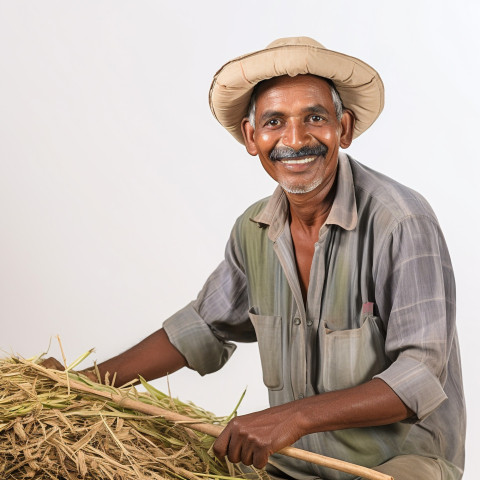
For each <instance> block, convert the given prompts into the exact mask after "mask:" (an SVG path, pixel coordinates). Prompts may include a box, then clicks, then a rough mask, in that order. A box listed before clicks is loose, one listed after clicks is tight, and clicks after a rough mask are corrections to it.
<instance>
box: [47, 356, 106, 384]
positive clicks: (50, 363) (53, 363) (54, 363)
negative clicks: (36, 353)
mask: <svg viewBox="0 0 480 480" xmlns="http://www.w3.org/2000/svg"><path fill="white" fill-rule="evenodd" d="M40 365H41V366H42V367H45V368H49V369H51V370H59V371H61V372H63V371H64V370H65V367H64V366H63V365H62V364H61V363H60V362H59V361H58V360H57V359H56V358H55V357H48V358H46V359H45V360H43V361H42V362H41V363H40ZM78 373H81V374H82V375H85V376H86V377H87V378H88V379H89V380H91V381H92V382H98V378H97V376H96V375H95V372H93V371H92V370H91V369H87V370H81V371H79V372H78Z"/></svg>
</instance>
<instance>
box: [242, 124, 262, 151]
mask: <svg viewBox="0 0 480 480" xmlns="http://www.w3.org/2000/svg"><path fill="white" fill-rule="evenodd" d="M241 127H242V135H243V140H244V141H245V148H246V149H247V152H248V153H249V154H250V155H252V156H255V155H257V154H258V151H257V146H256V145H255V141H254V139H253V134H254V133H255V129H254V128H253V126H252V125H251V123H250V122H249V121H248V118H244V119H243V120H242V124H241Z"/></svg>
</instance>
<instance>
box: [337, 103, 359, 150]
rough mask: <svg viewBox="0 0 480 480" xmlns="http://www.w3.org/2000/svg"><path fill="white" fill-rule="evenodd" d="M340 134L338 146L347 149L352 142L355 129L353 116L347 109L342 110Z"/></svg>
mask: <svg viewBox="0 0 480 480" xmlns="http://www.w3.org/2000/svg"><path fill="white" fill-rule="evenodd" d="M340 123H341V125H342V134H341V135H340V146H341V147H342V148H348V147H349V146H350V145H351V143H352V141H353V129H354V127H355V115H354V114H353V112H352V111H351V110H349V109H348V108H346V109H344V110H343V115H342V119H341V120H340Z"/></svg>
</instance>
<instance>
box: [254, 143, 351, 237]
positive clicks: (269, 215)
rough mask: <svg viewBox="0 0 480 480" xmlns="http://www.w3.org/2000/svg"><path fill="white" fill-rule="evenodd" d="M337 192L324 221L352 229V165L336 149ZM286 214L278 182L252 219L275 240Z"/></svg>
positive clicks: (285, 206) (282, 193) (280, 230)
mask: <svg viewBox="0 0 480 480" xmlns="http://www.w3.org/2000/svg"><path fill="white" fill-rule="evenodd" d="M336 182H337V185H336V192H335V198H334V200H333V204H332V208H331V210H330V213H329V215H328V217H327V220H326V221H325V224H327V225H339V226H340V227H342V228H344V229H345V230H353V229H354V228H355V227H356V226H357V219H358V216H357V205H356V200H355V186H354V184H353V175H352V168H351V167H350V161H349V158H348V156H347V155H346V154H345V153H343V152H339V154H338V172H337V179H336ZM287 218H288V199H287V196H286V195H285V192H284V191H283V189H282V187H280V186H278V187H277V188H276V189H275V191H274V192H273V195H272V196H271V197H270V199H269V200H268V202H267V204H266V205H265V208H264V209H263V210H262V211H261V212H260V213H259V214H258V215H257V216H255V217H254V218H250V220H251V221H252V222H255V223H257V224H258V226H259V227H262V228H265V227H270V228H269V231H268V237H269V238H270V239H271V240H273V241H275V240H276V239H277V238H278V237H279V236H280V234H281V233H282V231H283V229H284V227H285V223H286V221H287Z"/></svg>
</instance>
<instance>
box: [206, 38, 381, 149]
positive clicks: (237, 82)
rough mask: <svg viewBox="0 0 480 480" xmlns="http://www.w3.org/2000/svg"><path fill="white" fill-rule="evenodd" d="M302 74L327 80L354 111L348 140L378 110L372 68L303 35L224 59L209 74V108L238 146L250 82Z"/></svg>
mask: <svg viewBox="0 0 480 480" xmlns="http://www.w3.org/2000/svg"><path fill="white" fill-rule="evenodd" d="M307 73H309V74H312V75H318V76H320V77H324V78H329V79H330V80H332V81H333V83H334V84H335V87H336V88H337V90H338V93H339V94H340V97H341V99H342V102H343V105H344V106H345V107H346V108H349V109H350V110H352V111H353V113H354V114H355V130H354V134H353V137H354V138H356V137H358V136H359V135H360V134H361V133H363V132H364V131H365V130H367V128H368V127H370V125H372V123H373V122H374V121H375V120H376V119H377V118H378V116H379V115H380V113H381V111H382V110H383V104H384V88H383V82H382V79H381V78H380V75H379V74H378V73H377V72H376V71H375V70H374V69H373V68H372V67H370V66H369V65H367V64H366V63H365V62H362V61H361V60H359V59H358V58H354V57H350V56H348V55H344V54H343V53H338V52H334V51H332V50H327V49H326V48H325V47H324V46H323V45H322V44H320V43H318V42H317V41H315V40H313V39H312V38H309V37H291V38H280V39H278V40H275V41H274V42H272V43H271V44H270V45H268V46H267V48H265V49H264V50H260V51H258V52H253V53H249V54H247V55H242V56H241V57H237V58H235V59H233V60H231V61H230V62H228V63H226V64H225V65H224V66H223V67H222V68H221V69H220V70H219V71H218V72H217V73H216V74H215V76H214V77H213V82H212V85H211V87H210V98H209V100H210V108H211V110H212V113H213V115H214V116H215V118H216V119H217V120H218V121H219V122H220V123H221V124H222V125H223V126H224V127H225V128H226V129H227V130H228V131H229V132H230V133H231V134H232V135H233V136H234V137H235V138H236V139H237V140H238V141H239V142H240V143H242V144H243V143H244V141H243V136H242V131H241V127H240V124H241V122H242V119H243V118H244V117H245V116H246V113H247V109H248V105H249V103H250V97H251V95H252V92H253V88H254V87H255V85H256V84H257V83H259V82H261V81H262V80H267V79H269V78H273V77H279V76H281V75H290V76H291V77H294V76H296V75H300V74H307Z"/></svg>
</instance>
